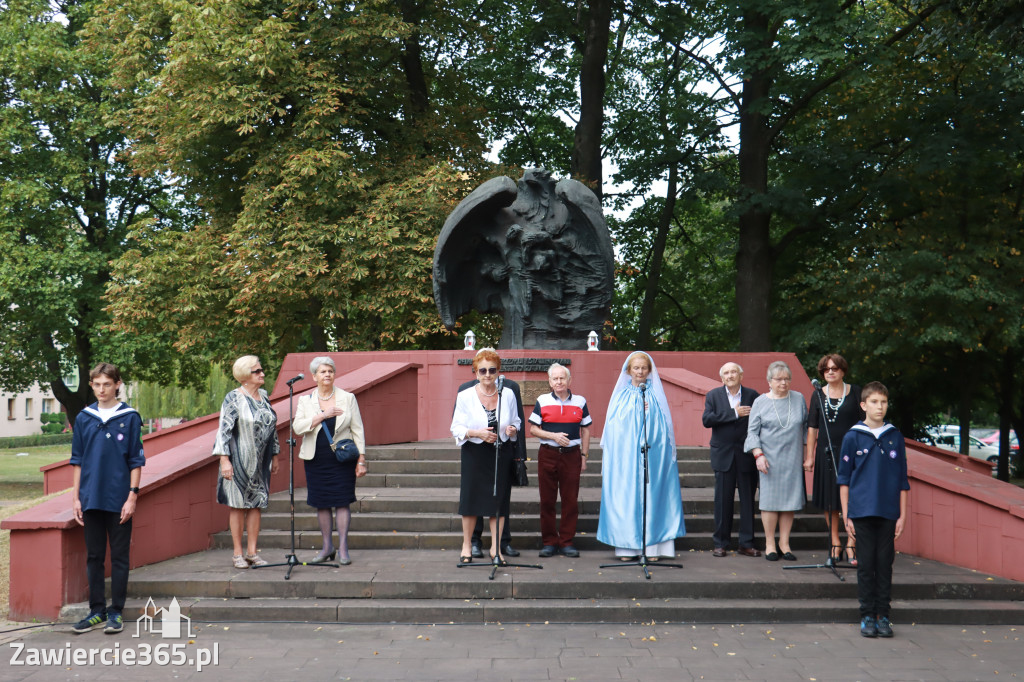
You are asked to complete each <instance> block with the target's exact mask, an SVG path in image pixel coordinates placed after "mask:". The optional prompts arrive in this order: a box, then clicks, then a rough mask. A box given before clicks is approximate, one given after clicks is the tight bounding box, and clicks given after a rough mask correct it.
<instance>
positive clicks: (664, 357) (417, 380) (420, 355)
mask: <svg viewBox="0 0 1024 682" xmlns="http://www.w3.org/2000/svg"><path fill="white" fill-rule="evenodd" d="M472 355H473V353H472V352H469V351H416V352H414V351H408V352H392V353H337V354H332V357H333V358H334V360H335V362H336V364H337V368H338V384H339V385H340V386H341V387H342V388H345V389H346V390H349V391H352V392H354V393H355V394H356V395H357V397H358V400H359V405H360V412H361V414H362V417H363V422H364V425H365V427H366V435H367V443H369V444H382V443H394V442H408V441H414V440H428V439H441V438H445V439H447V438H450V437H451V436H450V434H449V431H448V429H449V426H450V423H451V414H452V407H453V404H454V399H455V392H456V389H457V387H458V385H459V384H460V383H462V382H464V381H466V380H468V379H470V378H471V377H472V370H471V368H470V367H468V366H459V365H457V364H456V360H457V359H458V358H470V357H472ZM503 356H504V357H542V358H551V359H556V358H567V359H570V360H571V361H572V363H571V365H570V369H571V371H572V376H573V383H572V388H573V390H574V391H575V392H577V393H580V394H582V395H584V396H586V397H587V399H588V403H589V405H590V411H591V414H592V416H593V417H594V421H595V433H596V434H597V435H598V436H599V435H600V432H601V428H602V425H603V422H604V416H605V413H606V410H607V405H608V398H609V395H610V393H611V389H612V387H613V385H614V383H615V380H616V378H617V376H618V374H619V371H620V369H621V367H622V364H623V362H624V361H625V359H626V357H627V356H628V353H625V352H604V351H599V352H587V351H573V352H534V351H507V352H504V353H503ZM652 356H653V357H654V359H655V363H656V364H657V365H658V369H659V371H660V373H661V374H662V380H663V383H664V384H665V390H666V395H667V397H668V400H669V403H670V404H671V406H672V410H673V423H674V426H675V432H676V439H677V441H678V443H679V445H697V446H699V445H706V444H707V442H708V438H709V432H708V431H707V430H706V429H704V428H703V426H702V425H701V421H700V417H701V414H702V412H703V408H704V395H705V393H706V392H707V391H708V390H710V389H711V388H714V387H715V386H717V385H718V383H719V382H718V369H719V367H721V365H722V364H724V363H725V362H726V361H730V360H736V361H738V362H740V364H741V365H743V367H744V370H745V376H744V384H745V385H747V386H750V387H752V388H754V389H756V390H758V391H761V392H763V391H765V390H767V381H766V380H765V378H764V377H765V372H766V370H767V367H768V364H769V363H770V362H772V361H773V360H776V359H783V360H786V361H787V362H788V363H789V365H790V367H791V369H792V370H793V375H794V382H793V383H794V386H793V388H794V390H797V391H800V392H801V393H802V394H803V395H804V396H805V397H806V396H809V394H810V391H811V386H810V382H809V381H808V379H807V377H806V375H805V374H804V372H803V371H802V370H801V368H800V365H799V363H798V362H797V361H796V358H795V357H794V356H793V355H791V354H783V353H758V354H749V355H740V354H729V353H667V352H666V353H659V352H655V353H652ZM313 357H314V354H311V353H306V354H292V355H289V356H288V357H287V358H286V359H285V362H284V366H283V367H282V370H281V373H280V377H281V379H280V380H279V381H278V385H277V386H276V387H275V389H274V391H273V393H272V394H271V401H272V403H273V405H274V409H275V410H276V411H277V413H278V424H279V431H278V437H279V440H280V444H281V450H282V453H284V454H285V455H287V453H288V446H287V437H288V428H289V423H288V391H287V388H286V387H285V385H284V380H285V379H287V378H290V377H292V376H295V375H296V374H298V373H300V372H302V373H304V374H308V373H309V368H308V367H307V365H308V363H309V361H310V360H311V359H312V358H313ZM506 375H507V376H508V377H509V378H511V379H514V380H516V381H524V380H537V381H543V380H545V378H546V373H545V372H507V373H506ZM867 379H869V377H865V380H867ZM313 387H314V384H313V382H312V380H311V379H308V378H307V379H304V380H303V381H302V382H299V383H297V384H296V386H295V388H296V389H297V390H296V394H297V395H298V394H301V393H302V392H304V391H308V390H312V389H313ZM216 428H217V416H216V415H210V416H208V417H204V418H202V419H198V420H194V421H193V422H189V423H187V424H182V425H179V426H175V427H172V428H170V429H165V430H163V431H160V432H158V433H155V434H152V435H150V436H147V437H146V439H145V448H146V456H147V462H146V466H145V468H144V469H143V476H142V493H141V497H140V500H139V505H138V511H137V513H136V517H135V529H134V533H133V541H132V565H133V566H140V565H144V564H148V563H153V562H156V561H161V560H164V559H167V558H170V557H173V556H179V555H181V554H186V553H189V552H194V551H198V550H201V549H204V548H206V547H209V544H210V535H211V534H212V533H215V532H218V531H221V530H224V529H225V528H226V527H227V508H226V507H223V506H222V505H219V504H216V503H215V497H214V488H215V484H216V478H217V460H216V458H214V457H212V456H211V455H210V451H211V449H212V446H213V440H214V432H215V430H216ZM911 448H912V452H910V453H909V463H910V476H911V486H912V490H911V496H910V505H911V522H910V524H908V528H907V532H906V533H905V534H904V535H903V537H901V538H900V541H899V542H898V543H897V548H898V549H899V550H900V551H904V552H909V553H911V554H915V555H918V556H922V557H926V558H931V559H937V560H939V561H944V562H947V563H950V564H954V565H958V566H965V567H968V568H974V569H977V570H980V571H984V572H986V573H991V574H995V575H1000V576H1003V577H1007V578H1011V579H1015V580H1024V543H1022V542H1021V540H1022V539H1024V491H1022V490H1020V489H1019V488H1017V487H1015V486H1011V485H1009V484H1005V483H1001V482H999V481H994V480H993V479H992V478H991V475H990V469H989V467H988V466H987V465H986V464H985V463H983V462H979V461H977V460H971V459H970V458H966V457H963V456H961V455H958V454H956V453H950V452H947V451H945V450H938V449H936V448H931V447H927V446H922V445H919V444H913V443H912V444H911ZM281 463H282V466H281V468H280V471H279V472H278V474H277V475H276V476H275V477H274V478H273V479H272V481H271V489H272V490H274V491H279V490H285V489H287V486H288V466H287V464H288V462H287V459H284V460H282V462H281ZM45 473H46V479H47V489H48V490H53V489H59V488H56V487H55V486H57V485H61V484H62V483H63V482H64V481H66V484H63V485H64V487H67V485H70V467H68V466H67V465H66V464H63V465H55V466H52V467H48V468H47V470H46V472H45ZM295 485H296V487H303V486H304V485H305V472H304V468H303V466H302V463H301V462H300V461H298V459H297V458H296V466H295ZM2 527H3V528H5V529H9V530H11V583H10V606H11V608H10V617H11V618H13V619H17V620H31V619H43V620H50V619H54V618H56V617H57V615H58V613H59V611H60V607H61V606H62V605H63V604H65V603H69V602H75V601H82V600H83V599H84V598H85V596H86V591H87V586H86V580H85V547H84V542H83V540H82V533H81V530H80V529H79V527H78V526H77V524H76V523H75V522H74V519H73V518H72V514H71V495H70V492H68V493H65V494H64V495H61V496H59V497H55V498H53V499H51V500H49V501H47V502H44V503H42V504H40V505H38V506H36V507H34V508H32V509H30V510H26V511H24V512H21V513H19V514H17V515H15V516H13V517H11V518H9V519H7V520H5V521H4V522H3V524H2Z"/></svg>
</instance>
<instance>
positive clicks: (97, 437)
mask: <svg viewBox="0 0 1024 682" xmlns="http://www.w3.org/2000/svg"><path fill="white" fill-rule="evenodd" d="M96 406H97V404H96V403H93V404H92V405H90V406H89V407H87V408H85V409H84V410H82V411H81V412H79V413H78V417H76V418H75V431H74V436H73V437H72V439H71V464H73V465H74V466H79V467H81V468H82V471H81V474H80V476H79V486H78V499H79V500H80V501H81V502H82V511H88V510H90V509H101V510H103V511H109V512H120V511H121V507H123V506H124V503H125V501H126V500H127V499H128V488H130V487H131V471H132V469H137V468H139V467H141V466H144V465H145V464H146V456H145V455H144V454H143V453H142V417H140V416H139V413H138V412H136V411H135V410H134V409H133V408H131V407H128V406H127V405H125V404H124V403H121V405H120V406H119V407H118V409H117V411H116V412H115V413H114V415H113V416H112V417H110V419H108V420H107V421H105V422H104V421H102V420H101V419H100V413H99V412H98V411H97V407H96Z"/></svg>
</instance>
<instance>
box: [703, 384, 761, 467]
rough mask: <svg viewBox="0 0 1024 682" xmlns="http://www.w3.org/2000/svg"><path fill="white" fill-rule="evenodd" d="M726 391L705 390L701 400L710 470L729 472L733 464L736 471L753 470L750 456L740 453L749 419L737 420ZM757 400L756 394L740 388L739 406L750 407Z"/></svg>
mask: <svg viewBox="0 0 1024 682" xmlns="http://www.w3.org/2000/svg"><path fill="white" fill-rule="evenodd" d="M728 390H729V389H727V388H726V387H725V386H719V387H718V388H713V389H711V390H710V391H708V394H707V396H705V398H704V415H703V416H702V417H701V421H703V423H704V426H705V427H707V428H709V429H711V468H712V469H713V470H714V471H729V469H731V468H732V465H733V462H736V465H737V470H738V471H746V472H750V471H756V470H757V466H756V465H755V463H754V456H753V455H751V454H750V453H749V452H743V441H744V440H746V438H747V424H748V423H749V422H750V417H737V416H736V410H734V409H733V408H732V407H730V406H729V394H728V393H727V391H728ZM756 399H757V391H755V390H754V389H752V388H747V387H746V386H740V405H741V406H742V405H746V406H747V407H750V406H751V405H753V404H754V400H756Z"/></svg>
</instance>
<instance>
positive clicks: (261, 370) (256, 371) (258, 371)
mask: <svg viewBox="0 0 1024 682" xmlns="http://www.w3.org/2000/svg"><path fill="white" fill-rule="evenodd" d="M250 373H251V374H264V373H265V372H264V371H263V368H262V367H257V368H256V369H254V370H252V371H251V372H250Z"/></svg>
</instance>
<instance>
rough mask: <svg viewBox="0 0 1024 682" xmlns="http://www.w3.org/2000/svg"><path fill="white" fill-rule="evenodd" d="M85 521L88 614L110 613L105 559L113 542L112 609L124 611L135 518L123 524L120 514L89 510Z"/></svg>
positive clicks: (118, 611)
mask: <svg viewBox="0 0 1024 682" xmlns="http://www.w3.org/2000/svg"><path fill="white" fill-rule="evenodd" d="M82 518H83V520H84V521H85V553H86V559H85V570H86V575H87V576H88V578H89V611H90V612H92V613H95V612H100V613H102V612H104V611H106V610H107V593H106V585H105V584H104V580H103V579H104V573H105V572H106V571H105V568H104V559H105V558H106V556H107V541H108V539H109V541H110V610H111V611H113V612H116V613H121V612H122V611H124V602H125V599H126V598H127V596H128V564H129V561H128V557H129V552H130V550H131V545H132V519H128V521H126V522H125V523H121V512H111V511H103V510H100V509H90V510H88V511H85V512H82Z"/></svg>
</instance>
